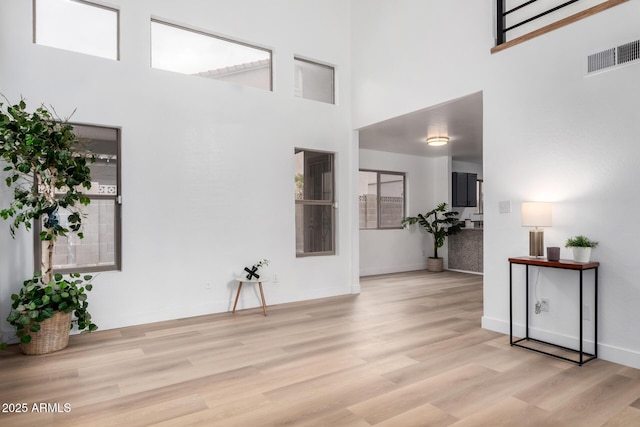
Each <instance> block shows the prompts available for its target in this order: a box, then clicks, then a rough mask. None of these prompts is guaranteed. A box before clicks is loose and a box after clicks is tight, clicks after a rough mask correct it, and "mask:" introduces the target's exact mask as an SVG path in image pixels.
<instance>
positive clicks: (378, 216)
mask: <svg viewBox="0 0 640 427" xmlns="http://www.w3.org/2000/svg"><path fill="white" fill-rule="evenodd" d="M360 172H368V173H375V174H376V211H377V212H376V227H375V228H368V227H365V228H362V227H359V229H360V230H399V229H402V225H398V226H397V227H383V226H381V218H382V215H381V213H382V212H381V207H382V204H381V203H380V198H381V197H382V195H381V182H380V175H398V176H401V177H402V218H403V219H404V218H405V217H406V214H407V196H406V194H407V173H406V172H397V171H387V170H380V169H358V173H360ZM365 214H366V213H365ZM358 223H360V219H359V218H358ZM365 224H366V221H365Z"/></svg>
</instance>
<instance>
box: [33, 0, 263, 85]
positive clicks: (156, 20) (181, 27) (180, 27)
mask: <svg viewBox="0 0 640 427" xmlns="http://www.w3.org/2000/svg"><path fill="white" fill-rule="evenodd" d="M34 1H35V0H34ZM149 22H150V26H151V24H153V23H156V24H160V25H166V26H168V27H173V28H176V29H178V30H182V31H188V32H190V33H194V34H198V35H201V36H205V37H211V38H214V39H217V40H221V41H224V42H227V43H231V44H236V45H240V46H244V47H249V48H251V49H255V50H260V51H263V52H267V53H268V54H269V88H268V89H263V88H259V87H256V86H251V85H243V84H241V83H235V84H238V85H241V86H245V87H253V88H255V89H263V90H268V91H269V92H273V49H269V48H266V47H262V46H258V45H255V44H250V43H246V42H242V41H239V40H234V39H232V38H229V37H225V36H221V35H218V34H213V33H210V32H207V31H203V30H198V29H195V28H191V27H186V26H184V25H180V24H174V23H173V22H170V21H167V20H164V19H160V18H154V17H151V19H150V21H149ZM150 31H151V27H150ZM149 43H150V49H149V50H150V56H149V60H150V66H151V68H152V69H154V70H163V71H169V72H172V73H178V74H183V75H194V74H187V73H181V72H179V71H172V70H166V69H164V68H157V67H154V66H153V45H152V43H153V38H152V37H151V36H150V38H149ZM199 77H203V76H199ZM204 78H208V77H204ZM209 78H210V77H209ZM210 79H212V80H219V79H215V78H210ZM219 81H224V80H219Z"/></svg>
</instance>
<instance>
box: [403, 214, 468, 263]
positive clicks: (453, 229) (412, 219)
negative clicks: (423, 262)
mask: <svg viewBox="0 0 640 427" xmlns="http://www.w3.org/2000/svg"><path fill="white" fill-rule="evenodd" d="M458 215H459V214H458V212H455V211H447V204H446V203H444V202H443V203H440V204H439V205H438V206H437V207H436V208H435V209H432V210H430V211H429V212H427V213H425V214H418V215H417V216H409V217H406V218H405V219H403V220H402V226H403V227H405V228H406V227H408V226H409V225H412V224H415V223H418V224H420V226H422V228H424V229H425V231H427V233H429V234H431V235H432V236H433V256H432V257H429V259H428V260H427V270H429V271H435V272H437V271H442V268H443V267H442V264H443V261H442V258H440V257H438V248H441V247H442V246H443V245H444V242H445V239H446V238H447V236H451V235H453V234H457V233H459V232H460V230H461V226H460V224H459V221H458Z"/></svg>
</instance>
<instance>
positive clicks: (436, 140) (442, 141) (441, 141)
mask: <svg viewBox="0 0 640 427" xmlns="http://www.w3.org/2000/svg"><path fill="white" fill-rule="evenodd" d="M448 143H449V138H448V137H446V136H433V137H431V138H427V144H429V145H431V146H432V147H439V146H441V145H447V144H448Z"/></svg>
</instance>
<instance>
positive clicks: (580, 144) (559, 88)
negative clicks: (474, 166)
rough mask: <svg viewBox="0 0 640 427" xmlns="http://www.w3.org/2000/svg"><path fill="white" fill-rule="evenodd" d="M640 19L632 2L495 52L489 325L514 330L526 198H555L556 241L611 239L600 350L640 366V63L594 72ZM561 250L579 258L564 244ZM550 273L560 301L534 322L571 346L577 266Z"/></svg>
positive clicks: (488, 167)
mask: <svg viewBox="0 0 640 427" xmlns="http://www.w3.org/2000/svg"><path fill="white" fill-rule="evenodd" d="M637 16H640V2H637V1H636V2H633V1H632V2H628V3H624V4H622V5H620V6H617V7H615V8H612V9H610V10H608V11H606V12H603V13H601V14H598V15H596V16H592V17H590V18H588V19H585V20H583V21H580V22H578V23H575V24H573V25H570V26H568V27H565V28H562V29H560V30H557V31H555V32H553V33H550V34H547V35H545V36H542V37H538V38H536V39H534V40H531V41H529V42H527V43H525V44H522V45H520V46H517V47H514V48H511V49H507V50H506V51H504V52H501V53H499V54H496V55H494V56H492V57H491V60H490V69H491V75H492V76H493V77H492V78H491V79H490V80H489V79H488V80H487V83H486V90H485V92H484V94H485V98H484V102H485V123H484V126H485V127H484V129H485V137H484V140H485V145H484V146H485V150H484V161H485V164H484V174H485V248H486V250H485V291H484V295H485V312H484V319H483V324H484V325H485V327H488V328H491V329H495V330H500V331H503V332H506V331H508V324H507V322H508V315H509V312H508V263H507V262H506V259H507V257H509V256H514V255H526V252H527V238H528V231H527V229H525V228H522V227H520V203H521V202H522V201H528V200H541V201H551V202H554V204H553V227H551V228H548V229H546V230H545V246H561V247H563V246H564V242H565V241H566V239H567V238H568V237H570V236H574V235H577V234H584V235H587V236H588V237H590V238H593V239H595V240H599V241H600V246H599V247H598V248H597V249H595V250H594V251H593V257H592V258H593V259H595V260H597V261H600V262H601V264H602V267H601V269H600V298H599V313H598V314H599V342H600V348H599V351H600V353H599V355H600V357H602V358H604V359H608V360H612V361H616V362H621V363H625V364H629V365H632V366H635V367H640V336H639V335H638V334H637V327H636V326H637V325H638V324H640V311H639V310H638V309H637V307H638V305H639V303H640V283H638V277H639V276H640V266H639V264H638V262H637V259H636V258H637V254H636V252H637V251H636V249H635V246H636V245H635V242H634V240H635V238H634V229H633V226H632V224H633V219H632V215H633V212H636V211H637V210H638V209H639V208H640V201H638V199H637V198H636V197H635V196H634V195H635V194H637V189H636V188H635V187H634V184H635V183H636V182H637V170H638V167H637V159H638V158H639V157H640V148H639V147H638V144H637V142H638V138H637V135H638V134H639V133H640V120H638V119H639V118H640V115H639V112H640V85H639V84H638V76H640V63H638V62H636V63H635V64H632V65H628V66H626V67H624V68H620V69H617V70H612V71H608V72H603V73H601V74H597V75H592V76H590V77H585V73H586V65H587V60H586V57H587V55H588V54H591V53H595V52H598V51H601V50H604V49H606V48H608V47H613V46H617V45H619V44H623V43H627V42H630V41H633V40H637V39H638V38H639V37H640V31H638V26H637V19H636V17H637ZM501 200H511V201H512V206H513V211H512V213H511V214H499V213H498V202H499V201H501ZM561 256H562V257H563V258H570V257H571V254H570V252H569V250H567V249H565V248H564V247H563V248H562V252H561ZM514 277H515V278H516V279H517V280H518V283H517V285H519V286H522V280H523V277H524V272H523V270H522V269H519V270H515V269H514ZM540 277H541V284H540V286H541V287H540V289H539V293H538V295H539V296H541V297H549V298H550V299H551V302H552V305H553V309H552V311H551V312H549V313H548V314H545V315H540V316H534V319H533V322H534V327H535V328H536V329H538V330H539V331H541V332H546V333H549V334H551V335H555V337H556V338H557V339H559V340H564V341H565V342H570V341H571V339H569V338H567V337H566V336H567V335H573V336H576V333H577V321H578V314H577V309H578V307H577V291H576V290H575V289H576V288H577V280H578V279H577V274H576V273H573V275H572V274H571V273H567V272H554V271H552V272H550V271H542V272H540ZM564 282H569V283H564ZM587 283H591V281H590V280H589V281H587ZM589 289H590V288H589ZM589 293H591V291H590V290H589ZM587 304H589V302H587ZM592 308H593V307H592ZM521 319H522V318H521ZM520 323H523V320H520ZM592 327H593V323H591V322H586V327H585V328H586V329H585V333H588V334H591V335H592V333H591V332H590V331H591V330H592ZM587 338H591V339H592V336H591V337H590V336H589V335H587Z"/></svg>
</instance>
